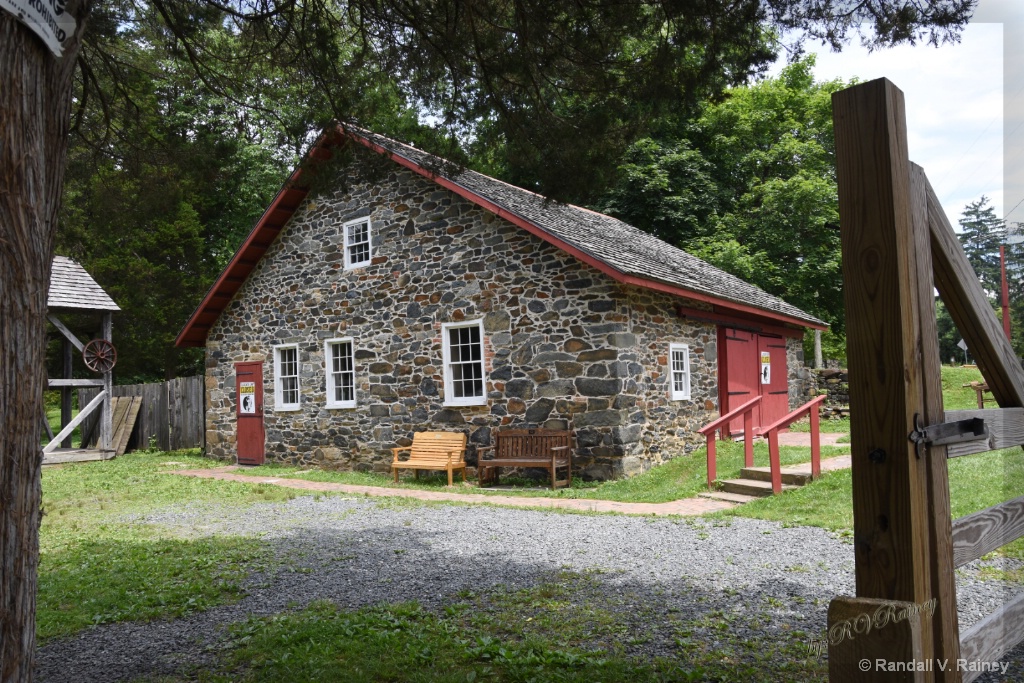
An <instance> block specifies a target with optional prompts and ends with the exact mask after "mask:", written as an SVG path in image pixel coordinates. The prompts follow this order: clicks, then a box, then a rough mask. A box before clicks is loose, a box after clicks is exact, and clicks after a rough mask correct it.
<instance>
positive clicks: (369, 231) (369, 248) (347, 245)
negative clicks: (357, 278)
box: [341, 216, 373, 270]
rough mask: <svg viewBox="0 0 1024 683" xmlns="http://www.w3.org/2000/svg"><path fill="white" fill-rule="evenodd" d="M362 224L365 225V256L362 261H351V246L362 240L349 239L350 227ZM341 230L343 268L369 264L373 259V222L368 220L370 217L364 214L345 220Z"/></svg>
mask: <svg viewBox="0 0 1024 683" xmlns="http://www.w3.org/2000/svg"><path fill="white" fill-rule="evenodd" d="M364 224H365V225H366V242H365V244H366V258H365V259H364V260H362V261H353V260H352V257H351V251H350V250H351V248H352V247H353V246H355V245H357V244H363V242H353V241H351V236H352V229H353V228H355V227H356V226H359V225H364ZM341 232H342V235H343V240H342V242H343V244H342V248H343V249H344V252H345V270H349V269H350V268H361V267H362V266H368V265H370V261H372V260H373V223H372V222H371V221H370V217H369V216H364V217H362V218H356V219H355V220H351V221H348V222H346V223H345V224H344V225H342V226H341Z"/></svg>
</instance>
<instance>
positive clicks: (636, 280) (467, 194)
mask: <svg viewBox="0 0 1024 683" xmlns="http://www.w3.org/2000/svg"><path fill="white" fill-rule="evenodd" d="M347 134H348V135H349V136H350V137H351V138H352V139H354V140H356V141H357V142H359V143H360V144H362V145H363V146H365V147H368V148H369V149H372V150H373V151H374V152H377V153H378V154H382V155H384V156H386V157H388V158H390V159H392V160H393V161H395V162H397V163H399V164H401V165H402V166H405V167H406V168H408V169H409V170H411V171H413V172H415V173H418V174H420V175H421V176H423V177H425V178H428V179H429V180H432V181H434V182H435V183H437V184H438V185H441V186H442V187H444V188H446V189H448V190H451V191H452V192H454V193H455V194H457V195H459V196H460V197H462V198H464V199H468V200H469V201H471V202H473V203H474V204H476V205H477V206H480V207H482V208H484V209H487V210H488V211H490V212H491V213H494V214H496V215H498V216H500V217H501V218H504V219H505V220H507V221H509V222H510V223H513V224H515V225H517V226H519V227H520V228H522V229H524V230H526V231H527V232H529V233H530V234H532V235H535V236H537V237H539V238H540V239H542V240H544V241H545V242H548V243H549V244H552V245H554V246H556V247H558V248H559V249H561V250H562V251H565V252H567V253H569V254H572V255H573V256H575V257H576V258H578V259H579V260H580V261H583V262H584V263H586V264H587V265H590V266H593V267H594V268H597V269H598V270H600V271H601V272H602V273H604V274H605V275H607V276H609V277H611V278H612V279H614V280H617V281H618V282H621V283H623V284H627V285H633V286H636V287H643V288H645V289H652V290H655V291H658V292H665V293H666V294H673V295H675V296H681V297H685V298H687V299H693V300H694V301H701V302H703V303H708V304H713V305H715V306H721V307H723V308H726V309H729V310H733V311H736V312H739V313H747V314H750V315H756V316H759V317H767V318H770V319H772V320H774V321H777V322H782V323H790V324H794V325H800V326H801V327H810V328H812V329H822V330H824V329H827V328H826V327H823V326H821V325H816V324H814V323H810V322H807V321H804V320H800V319H799V318H794V317H792V316H788V315H784V314H781V313H774V312H772V311H765V310H763V309H760V308H755V307H753V306H747V305H744V304H738V303H735V302H732V301H728V300H726V299H721V298H719V297H715V296H711V295H709V294H704V293H702V292H694V291H692V290H688V289H684V288H682V287H677V286H675V285H670V284H666V283H663V282H657V281H654V280H647V279H645V278H640V277H636V276H634V275H626V274H625V273H623V272H621V271H619V270H617V269H615V268H613V267H612V266H609V265H608V264H607V263H605V262H604V261H602V260H600V259H598V258H596V257H594V256H591V255H590V254H588V253H586V252H584V251H582V250H580V249H578V248H576V247H574V246H573V245H571V244H569V243H568V242H565V241H563V240H560V239H558V238H557V237H555V236H554V235H552V234H550V233H549V232H547V231H545V230H543V229H542V228H540V227H538V226H536V225H534V224H533V223H531V222H530V221H528V220H526V219H525V218H523V217H521V216H519V215H517V214H514V213H512V212H511V211H508V210H506V209H504V208H502V207H500V206H498V205H497V204H495V203H493V202H491V201H490V200H488V199H485V198H484V197H481V196H480V195H478V194H476V193H475V192H473V191H472V190H469V189H467V188H465V187H463V186H462V185H459V184H457V183H454V182H452V181H450V180H448V179H447V178H443V177H441V176H438V175H436V174H434V173H432V172H431V171H429V170H428V169H425V168H423V167H422V166H420V165H419V164H417V163H416V162H415V161H412V160H411V159H407V158H405V157H403V156H402V155H400V154H396V153H393V152H391V151H390V150H387V149H385V148H383V147H381V146H380V145H378V144H376V143H374V142H372V141H371V140H367V139H366V138H364V137H362V136H360V135H359V134H357V133H352V132H348V133H347Z"/></svg>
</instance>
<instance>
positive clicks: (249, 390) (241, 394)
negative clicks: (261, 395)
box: [238, 382, 256, 415]
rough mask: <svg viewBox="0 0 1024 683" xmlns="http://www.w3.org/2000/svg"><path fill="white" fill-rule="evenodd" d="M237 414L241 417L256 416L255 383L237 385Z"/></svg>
mask: <svg viewBox="0 0 1024 683" xmlns="http://www.w3.org/2000/svg"><path fill="white" fill-rule="evenodd" d="M238 412H239V413H241V414H242V415H255V414H256V382H240V383H239V385H238Z"/></svg>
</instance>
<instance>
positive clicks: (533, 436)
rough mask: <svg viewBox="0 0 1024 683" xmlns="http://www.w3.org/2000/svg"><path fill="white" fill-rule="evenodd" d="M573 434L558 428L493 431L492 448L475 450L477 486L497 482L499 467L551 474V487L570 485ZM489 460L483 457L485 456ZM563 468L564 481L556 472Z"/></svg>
mask: <svg viewBox="0 0 1024 683" xmlns="http://www.w3.org/2000/svg"><path fill="white" fill-rule="evenodd" d="M572 439H573V433H572V431H569V430H558V429H540V428H537V429H506V430H502V431H499V432H494V445H493V446H482V447H480V448H477V449H476V451H477V477H478V478H479V481H480V485H481V486H484V485H485V484H492V483H493V484H496V483H498V470H499V468H501V467H537V468H541V469H546V470H547V471H548V472H549V473H550V474H551V488H552V489H556V488H558V487H560V486H569V485H571V484H572V449H573V443H572ZM489 453H490V454H492V457H485V456H486V455H487V454H489ZM560 468H564V469H565V478H564V479H558V477H557V471H558V470H559V469H560Z"/></svg>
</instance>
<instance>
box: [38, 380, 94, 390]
mask: <svg viewBox="0 0 1024 683" xmlns="http://www.w3.org/2000/svg"><path fill="white" fill-rule="evenodd" d="M46 383H47V386H49V388H51V389H56V388H58V387H72V388H74V387H102V386H103V380H101V379H48V380H46Z"/></svg>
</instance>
